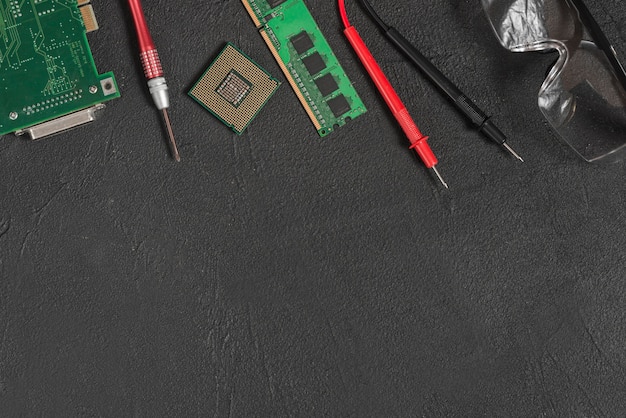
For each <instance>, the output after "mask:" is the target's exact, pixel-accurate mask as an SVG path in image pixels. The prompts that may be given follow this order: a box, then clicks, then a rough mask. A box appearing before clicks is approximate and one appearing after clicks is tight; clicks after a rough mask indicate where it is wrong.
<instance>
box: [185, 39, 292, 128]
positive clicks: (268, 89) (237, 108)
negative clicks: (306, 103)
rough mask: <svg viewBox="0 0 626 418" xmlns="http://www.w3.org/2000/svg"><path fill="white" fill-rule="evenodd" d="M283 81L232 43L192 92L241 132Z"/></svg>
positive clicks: (225, 121)
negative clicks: (274, 76) (270, 73)
mask: <svg viewBox="0 0 626 418" xmlns="http://www.w3.org/2000/svg"><path fill="white" fill-rule="evenodd" d="M279 85H280V82H279V81H278V80H277V79H275V78H273V77H272V76H271V75H269V74H268V73H267V72H266V71H265V70H264V69H263V68H261V67H260V66H259V65H258V64H257V63H255V62H254V61H252V60H251V59H250V58H249V57H248V56H247V55H246V54H244V53H243V52H241V51H240V50H239V49H238V48H237V47H235V46H234V45H233V44H231V43H228V44H226V47H225V48H224V49H223V50H222V52H220V54H219V55H218V57H217V58H216V59H215V61H214V62H213V63H212V64H211V65H210V66H209V68H207V70H206V71H205V72H204V74H203V75H202V77H200V79H199V80H198V81H197V82H196V84H195V85H194V86H193V88H192V89H191V90H190V91H189V95H190V96H191V97H192V98H194V99H195V100H196V101H197V102H198V103H200V104H201V105H202V106H203V107H204V108H205V109H207V110H208V111H209V112H211V113H213V114H214V115H215V116H216V117H217V118H218V119H220V120H221V121H222V122H224V123H225V124H226V125H228V126H230V127H231V128H232V129H233V131H235V132H236V133H237V134H241V133H243V131H244V130H245V129H246V128H247V127H248V125H249V124H250V122H252V120H253V119H254V118H255V116H256V115H257V114H258V113H259V111H260V110H261V109H262V108H263V106H264V105H265V103H267V101H268V100H269V98H270V97H272V95H273V94H274V92H275V91H276V89H277V88H278V86H279Z"/></svg>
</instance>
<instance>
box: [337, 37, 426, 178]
mask: <svg viewBox="0 0 626 418" xmlns="http://www.w3.org/2000/svg"><path fill="white" fill-rule="evenodd" d="M343 33H344V34H345V35H346V38H348V42H350V45H352V48H353V49H354V51H355V52H356V54H357V56H358V57H359V59H360V60H361V62H362V63H363V66H364V67H365V69H366V70H367V73H368V74H369V75H370V77H371V79H372V81H373V82H374V84H375V85H376V88H377V89H378V91H379V92H380V94H381V95H382V96H383V99H384V100H385V103H387V106H388V107H389V109H390V110H391V113H392V114H393V116H394V117H395V118H396V120H397V121H398V124H399V125H400V126H401V127H402V130H403V131H404V134H405V135H406V136H407V138H408V139H409V141H410V142H411V147H410V148H411V149H413V150H415V152H417V154H418V155H419V157H420V159H421V160H422V161H423V162H424V165H426V168H433V167H434V166H435V165H437V162H438V161H437V157H436V156H435V154H434V153H433V151H432V149H431V148H430V146H429V145H428V143H427V142H426V141H427V140H428V137H427V136H425V135H423V134H422V132H421V131H420V130H419V128H418V127H417V125H416V124H415V122H414V121H413V118H411V115H410V114H409V112H408V110H407V109H406V107H405V106H404V103H402V100H401V99H400V97H399V96H398V93H396V91H395V90H394V88H393V86H392V85H391V83H390V82H389V80H388V79H387V77H386V76H385V73H383V71H382V70H381V69H380V66H379V65H378V63H377V62H376V59H374V57H373V56H372V53H371V52H370V51H369V49H368V48H367V46H366V45H365V42H364V41H363V39H362V38H361V36H360V35H359V33H358V32H357V30H356V29H355V27H354V26H348V27H347V28H346V29H345V30H344V32H343Z"/></svg>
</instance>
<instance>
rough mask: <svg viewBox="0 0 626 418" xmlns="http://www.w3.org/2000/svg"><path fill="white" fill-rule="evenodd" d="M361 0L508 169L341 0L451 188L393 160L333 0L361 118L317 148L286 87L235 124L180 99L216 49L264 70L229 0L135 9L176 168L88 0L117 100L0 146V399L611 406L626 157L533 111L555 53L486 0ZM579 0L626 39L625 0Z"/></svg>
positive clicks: (401, 148)
mask: <svg viewBox="0 0 626 418" xmlns="http://www.w3.org/2000/svg"><path fill="white" fill-rule="evenodd" d="M373 3H374V5H375V6H376V7H377V8H378V9H379V11H380V13H381V14H382V15H383V16H385V18H386V20H388V21H389V23H391V24H393V25H394V26H396V27H397V28H398V30H400V31H401V32H402V33H404V34H405V35H406V36H407V37H408V38H409V39H411V40H412V41H414V42H416V43H417V44H418V45H420V47H421V48H423V52H424V53H425V54H426V55H427V56H428V57H430V58H431V59H432V60H433V62H434V63H435V64H436V65H438V66H439V67H440V68H441V69H442V70H443V71H444V72H445V73H446V74H447V75H449V76H450V78H451V79H452V80H454V81H455V82H457V83H458V84H459V85H460V87H461V88H462V90H464V91H465V92H466V93H468V95H470V96H471V97H473V98H474V100H475V101H476V102H477V103H478V104H479V105H481V106H482V107H483V108H485V109H486V110H487V111H488V112H489V113H491V114H493V115H494V117H495V120H496V122H497V123H498V124H499V125H500V126H501V127H502V129H503V130H504V131H506V132H507V133H508V134H510V144H511V145H512V146H514V147H515V148H516V149H517V150H518V151H519V153H521V154H522V155H523V156H524V158H525V159H526V163H525V164H521V163H517V162H516V161H515V160H513V159H512V158H510V157H509V156H507V155H506V154H504V153H503V152H502V151H501V150H500V149H499V148H498V147H496V146H493V145H491V144H489V143H487V142H486V141H485V140H484V139H483V138H482V137H481V136H480V135H479V134H477V133H476V132H475V131H473V130H472V129H470V128H469V127H468V126H467V124H466V122H465V121H464V120H463V119H462V118H461V117H460V116H459V115H458V114H457V113H456V111H455V110H454V109H452V108H451V107H450V106H448V104H447V103H446V100H445V99H443V98H441V97H440V96H439V95H438V93H437V92H436V90H435V89H434V88H433V87H432V86H431V85H430V84H428V83H427V82H426V81H425V80H424V79H423V78H422V77H421V76H420V75H419V74H418V73H417V72H416V71H415V70H414V69H413V68H412V67H411V66H410V65H409V64H407V63H406V62H405V61H404V60H403V59H402V57H400V56H399V55H398V54H397V53H396V52H394V51H393V50H391V49H390V48H389V46H388V45H387V44H386V43H385V41H384V40H383V39H382V38H381V37H380V36H379V35H378V34H377V33H376V31H375V28H374V26H373V25H372V24H371V23H370V22H369V21H368V20H367V19H366V17H365V15H364V13H363V12H362V11H361V10H360V9H359V8H358V7H357V6H356V4H355V2H354V1H351V2H348V6H349V9H350V14H351V16H352V20H353V22H354V24H355V25H356V26H357V28H358V29H359V31H360V32H361V33H362V34H363V36H364V38H365V39H366V41H367V42H368V44H369V46H370V48H371V50H372V52H373V53H374V54H375V55H376V56H377V58H378V59H379V60H380V63H381V65H382V67H383V68H384V69H385V70H386V71H387V73H388V75H389V78H390V79H391V81H392V82H393V83H394V85H395V86H396V87H397V89H398V91H399V92H400V94H401V96H402V97H403V98H404V99H405V101H406V103H407V106H408V108H409V109H410V111H411V112H412V113H413V114H414V115H415V118H416V120H417V121H418V123H419V124H420V126H421V128H422V129H423V130H424V132H426V133H428V134H429V135H430V136H431V145H432V147H433V149H434V150H435V152H437V153H438V155H439V157H440V160H441V163H440V165H439V168H440V171H441V172H442V174H443V175H444V176H445V178H446V180H447V181H448V182H449V184H450V187H451V189H450V190H449V191H446V190H443V189H442V188H441V187H440V186H439V185H438V184H437V183H436V181H435V180H434V179H433V178H432V177H431V176H430V175H429V173H427V172H426V170H425V169H423V168H422V166H421V165H420V163H419V162H418V161H417V160H416V158H415V157H413V156H412V155H411V153H410V152H409V151H408V150H407V143H406V142H405V140H404V138H403V137H402V135H401V133H400V132H399V130H398V129H397V128H396V125H395V124H394V123H393V121H392V119H391V117H390V115H389V113H388V112H387V110H386V109H385V108H384V106H383V105H382V102H381V100H380V98H379V96H378V95H377V94H376V92H375V90H374V88H373V86H372V84H371V83H370V81H369V80H368V78H367V76H366V75H365V73H364V71H363V70H362V68H361V66H360V64H359V63H358V62H356V60H355V56H354V55H353V53H352V52H351V51H350V49H349V47H348V45H347V43H346V41H345V39H344V38H343V36H342V33H341V30H340V21H339V18H338V15H337V12H336V4H335V2H334V1H315V0H309V1H308V4H309V6H310V8H311V10H312V13H313V14H314V15H315V17H316V18H317V19H318V22H319V24H320V26H321V28H322V30H323V32H324V33H325V34H326V36H327V38H328V40H329V42H330V44H331V45H332V46H333V47H334V49H335V51H336V53H337V55H338V57H339V58H340V60H341V61H342V63H343V64H344V66H345V69H346V71H347V72H348V74H349V75H350V76H351V77H352V79H353V82H354V84H355V86H356V88H357V90H358V91H359V92H360V94H361V95H362V98H363V100H364V101H365V103H366V105H367V106H368V108H369V112H368V113H367V115H365V116H363V117H361V118H359V119H356V120H354V121H353V122H352V123H350V124H349V125H347V126H346V127H344V128H342V129H340V130H338V131H337V132H335V133H334V134H333V135H331V136H329V137H327V138H325V139H320V138H319V137H318V136H317V134H316V133H315V131H314V129H313V127H312V125H311V123H310V122H309V120H308V118H307V116H306V114H305V112H304V111H303V110H302V109H301V107H300V106H299V104H298V102H297V100H296V97H295V95H294V94H293V92H292V91H291V89H290V88H289V86H288V84H287V83H284V84H283V85H282V86H281V88H280V89H279V91H278V92H277V94H276V95H275V96H274V97H273V98H272V99H271V100H270V102H269V103H268V105H267V107H266V108H265V109H264V110H263V111H262V113H261V114H260V115H259V117H258V118H257V119H256V120H255V121H254V122H253V123H252V125H251V126H250V127H249V129H248V130H247V132H246V134H245V135H243V136H241V137H238V136H236V135H234V134H233V133H232V132H231V131H230V130H229V129H227V128H226V127H224V126H223V125H222V124H221V123H220V122H219V121H217V120H216V119H215V118H214V117H212V116H211V115H209V114H208V113H207V112H206V111H205V110H203V109H202V108H201V107H200V106H198V104H197V103H195V102H193V101H192V100H191V99H190V98H188V97H187V96H186V91H187V89H188V88H189V87H190V86H191V85H192V84H193V82H194V81H195V80H196V79H197V77H198V76H199V75H200V74H201V73H202V72H203V71H204V69H205V68H206V66H207V64H208V63H209V62H210V61H211V60H212V59H213V58H214V57H215V55H216V54H217V53H218V51H219V50H220V49H221V48H222V47H223V45H224V43H225V42H226V41H231V42H233V43H235V44H237V45H238V46H239V47H240V48H242V49H243V50H244V51H246V52H247V53H249V54H250V55H251V56H252V57H253V58H254V59H255V60H256V61H258V62H259V63H260V64H261V65H263V66H264V67H265V68H267V69H268V71H270V72H271V73H272V74H274V75H275V76H277V77H278V78H280V79H281V80H284V77H283V75H282V74H281V72H280V70H279V68H278V66H277V65H276V63H275V62H274V60H273V58H272V56H271V54H270V53H269V51H268V50H267V48H266V47H265V45H264V43H263V41H262V39H261V38H260V36H259V35H258V33H256V30H255V28H254V26H253V24H252V23H251V20H250V19H249V17H248V15H247V14H246V12H245V10H244V8H243V7H242V5H241V3H240V2H239V1H236V0H209V1H202V2H199V1H190V0H177V1H162V0H161V1H151V0H145V1H144V8H145V10H146V15H147V18H148V21H149V23H150V25H151V27H152V30H153V35H154V38H155V41H156V43H157V46H158V47H159V49H160V52H161V58H162V61H163V65H164V67H165V69H166V73H167V76H168V78H169V83H170V88H171V91H172V109H171V117H172V120H173V124H174V129H175V131H176V134H177V137H178V140H179V144H180V152H181V155H182V158H183V161H182V162H181V163H180V164H176V163H174V162H172V160H171V159H170V158H169V157H168V152H167V145H166V142H165V137H164V133H163V129H162V126H161V124H160V123H161V122H160V116H159V114H158V113H157V112H156V111H155V110H154V109H153V107H152V105H151V102H150V99H149V97H148V95H147V92H146V89H145V85H144V81H143V79H142V77H141V73H140V70H139V69H138V62H137V59H136V44H135V38H134V33H133V32H132V27H131V25H130V22H129V20H128V17H127V10H126V8H125V2H122V1H111V2H108V1H107V2H105V1H94V8H95V10H96V14H97V17H98V19H99V23H100V26H101V28H100V30H99V31H98V32H95V33H93V34H90V35H89V39H90V43H91V45H92V48H93V52H94V55H95V59H96V62H97V65H98V69H99V70H100V71H101V72H104V71H109V70H112V71H114V73H115V74H116V76H117V79H118V82H119V86H120V89H121V91H122V98H120V99H118V100H116V101H113V102H110V103H109V104H108V106H107V109H106V110H105V113H104V114H103V115H102V117H101V118H100V119H99V120H98V121H97V122H96V123H94V124H92V125H91V126H88V127H84V128H81V129H77V130H74V131H71V132H68V133H65V134H63V135H61V136H57V137H55V138H52V139H49V140H44V141H41V142H37V143H30V142H27V141H24V140H22V139H16V138H15V137H13V136H6V137H3V138H2V140H1V141H0V416H3V417H35V416H37V417H41V416H45V417H48V416H50V417H73V416H80V417H124V416H136V417H157V416H168V417H169V416H178V417H188V416H203V417H227V416H231V417H248V416H259V417H268V416H294V417H296V416H297V417H300V416H333V417H368V416H372V417H394V416H397V417H409V416H423V417H622V416H626V368H625V367H626V286H625V279H626V277H625V276H626V274H625V266H626V252H625V248H626V234H625V231H626V229H625V222H626V211H625V207H626V199H625V193H624V175H625V167H626V165H625V164H624V163H623V162H622V163H618V164H613V165H590V164H587V163H585V162H583V161H582V160H580V159H578V157H577V156H576V155H574V153H573V152H572V151H570V150H569V149H568V148H567V147H566V146H565V145H562V144H561V143H560V142H559V141H558V140H557V138H556V137H555V135H554V134H553V133H552V131H551V130H550V129H549V127H548V126H547V122H545V120H544V119H543V117H542V115H541V114H540V111H539V109H538V108H537V105H536V92H537V90H538V89H539V86H540V83H541V81H542V78H543V76H544V74H545V71H546V69H547V67H548V66H549V64H550V63H551V62H552V59H553V56H551V55H530V56H526V55H515V54H510V53H508V52H507V51H505V50H503V49H502V48H500V46H499V44H498V43H497V41H496V39H495V37H494V36H492V33H491V32H490V29H489V27H488V24H487V21H486V19H485V18H484V16H483V13H482V10H481V8H480V6H479V4H478V2H475V1H460V0H436V1H428V2H415V1H410V0H397V1H393V2H392V1H382V0H377V1H374V2H373ZM589 6H590V7H591V8H592V9H593V10H594V13H596V15H597V18H598V20H599V21H600V22H601V23H602V24H603V25H606V26H607V31H608V32H609V33H610V34H611V36H612V38H613V41H614V43H615V44H616V47H617V48H618V50H619V51H620V52H621V54H622V55H625V52H626V29H625V27H624V25H623V23H622V22H623V21H624V18H626V6H625V5H624V2H623V1H622V0H604V1H602V2H601V1H599V0H598V1H589ZM522 73H523V74H525V75H524V76H522V75H521V74H522ZM528 74H530V76H529V75H528Z"/></svg>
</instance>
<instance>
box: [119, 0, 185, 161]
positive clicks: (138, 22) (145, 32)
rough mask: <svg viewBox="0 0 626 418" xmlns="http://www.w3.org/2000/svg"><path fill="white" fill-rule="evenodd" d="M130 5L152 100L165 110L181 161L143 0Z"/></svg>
mask: <svg viewBox="0 0 626 418" xmlns="http://www.w3.org/2000/svg"><path fill="white" fill-rule="evenodd" d="M128 5H129V6H130V12H131V14H132V16H133V22H134V23H135V29H136V30H137V43H138V44H139V56H140V58H141V64H142V66H143V72H144V74H145V76H146V80H148V88H149V89H150V94H151V95H152V100H153V101H154V104H155V105H156V107H157V109H159V110H161V111H162V112H163V119H164V120H165V127H166V128H167V134H168V136H169V140H170V146H171V148H172V155H173V157H174V159H175V160H176V161H180V155H179V154H178V147H177V146H176V140H175V139H174V132H173V131H172V124H171V122H170V117H169V115H168V113H167V109H168V108H169V107H170V99H169V94H168V92H167V83H166V82H165V77H163V68H161V60H160V59H159V53H158V52H157V49H156V47H155V46H154V41H153V40H152V36H151V35H150V30H149V29H148V24H147V23H146V17H145V16H144V14H143V9H142V7H141V1H140V0H128Z"/></svg>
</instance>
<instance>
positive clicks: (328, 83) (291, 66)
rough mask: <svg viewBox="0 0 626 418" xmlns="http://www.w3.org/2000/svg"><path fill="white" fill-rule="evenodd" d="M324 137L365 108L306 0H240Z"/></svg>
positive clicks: (361, 112)
mask: <svg viewBox="0 0 626 418" xmlns="http://www.w3.org/2000/svg"><path fill="white" fill-rule="evenodd" d="M241 1H242V3H243V5H244V7H245V8H246V10H247V11H248V14H249V15H250V17H251V18H252V20H253V21H254V23H255V25H256V26H257V28H258V29H259V32H260V34H261V36H262V37H263V39H264V40H265V43H266V44H267V45H268V47H269V48H270V51H271V52H272V54H273V55H274V58H275V59H276V61H277V62H278V64H279V66H280V67H281V69H282V71H283V73H284V74H285V77H287V80H288V81H289V84H290V85H291V87H292V88H293V90H294V92H295V93H296V96H298V99H299V100H300V102H301V103H302V106H303V107H304V109H305V110H306V112H307V114H308V115H309V118H310V119H311V121H312V122H313V124H314V125H315V128H316V129H317V132H318V133H319V135H320V136H326V135H328V134H329V133H331V132H332V131H333V130H334V128H335V127H336V126H342V125H345V124H346V122H348V121H349V120H351V119H354V118H356V117H357V116H359V115H362V114H363V113H365V112H366V109H365V105H364V104H363V102H362V101H361V98H360V97H359V95H358V94H357V92H356V90H355V89H354V87H353V86H352V83H351V82H350V80H349V79H348V76H347V75H346V73H345V71H344V70H343V68H342V67H341V64H339V61H338V60H337V57H336V56H335V54H334V53H333V51H332V49H331V47H330V45H329V44H328V42H327V41H326V39H325V38H324V35H322V32H321V31H320V29H319V27H318V25H317V23H316V22H315V20H314V19H313V16H312V15H311V13H310V11H309V9H308V8H307V6H306V5H305V4H304V2H303V1H302V0H241Z"/></svg>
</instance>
